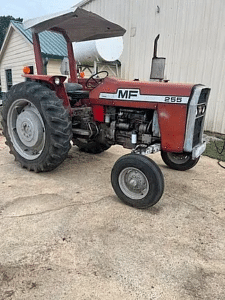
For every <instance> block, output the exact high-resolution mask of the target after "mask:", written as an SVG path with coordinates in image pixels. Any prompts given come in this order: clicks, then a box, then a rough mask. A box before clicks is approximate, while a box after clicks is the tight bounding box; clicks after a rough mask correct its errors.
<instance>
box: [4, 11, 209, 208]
mask: <svg viewBox="0 0 225 300" xmlns="http://www.w3.org/2000/svg"><path fill="white" fill-rule="evenodd" d="M25 27H26V28H30V29H31V30H32V32H33V45H34V53H35V60H36V66H37V75H29V74H26V75H24V76H25V77H26V81H25V82H22V83H19V84H17V85H14V86H13V87H12V88H11V89H10V91H9V92H8V93H7V95H6V100H5V101H4V103H3V112H2V116H3V122H2V125H3V133H4V135H5V137H6V143H7V145H8V146H9V148H10V153H12V154H13V155H14V156H15V159H16V160H17V161H19V162H20V164H21V165H22V167H25V168H27V169H28V170H30V171H34V172H41V171H51V170H53V169H55V168H56V167H57V166H59V165H60V164H61V163H62V162H63V161H64V160H65V158H66V157H67V154H68V152H69V150H70V147H71V141H72V142H73V144H74V145H77V146H78V147H79V149H80V150H81V151H84V152H90V153H100V152H103V151H105V150H107V149H109V148H110V147H111V146H112V145H115V144H119V145H122V146H123V147H125V148H129V149H131V154H129V155H125V156H123V157H121V158H120V159H119V160H118V161H117V162H116V163H115V165H114V167H113V169H112V174H111V182H112V186H113V188H114V190H115V193H116V194H117V196H118V197H119V198H120V199H121V200H122V201H123V202H125V203H126V204H128V205H131V206H134V207H138V208H147V207H149V206H152V205H154V204H155V203H156V202H158V200H159V199H160V198H161V196H162V194H163V190H164V179H163V174H162V172H161V170H160V168H159V167H158V166H157V164H156V163H155V162H154V161H152V160H151V159H150V158H149V157H146V156H144V155H145V154H150V153H155V152H157V151H161V156H162V159H163V161H164V162H165V163H166V164H167V165H168V166H169V167H171V168H173V169H176V170H182V171H184V170H188V169H190V168H192V167H194V166H195V165H196V164H197V162H198V160H199V158H200V155H201V154H202V153H203V152H204V150H205V143H203V141H202V134H203V125H204V118H205V112H206V106H207V101H208V96H209V92H210V89H209V88H206V87H205V86H203V85H191V84H174V83H168V82H166V81H163V80H160V81H158V82H156V81H154V82H153V81H149V82H142V81H139V80H134V81H124V80H118V79H116V78H109V77H108V73H107V72H105V71H103V72H100V73H101V74H100V73H99V74H97V73H96V74H94V75H92V76H91V77H90V78H89V79H85V78H78V76H77V70H76V61H75V58H74V53H73V47H72V42H79V41H87V40H94V39H100V38H107V37H115V36H122V35H123V34H124V33H125V29H123V28H122V27H120V26H118V25H116V24H114V23H112V22H109V21H107V20H105V19H103V18H101V17H100V16H98V15H96V14H93V13H91V12H87V11H85V10H83V9H81V8H74V9H72V10H68V11H66V12H63V13H60V14H55V15H51V16H50V17H49V16H48V17H47V18H46V17H43V18H37V19H33V20H29V21H27V23H26V24H25ZM44 30H49V31H54V32H58V33H61V34H62V35H63V36H64V38H65V40H66V42H67V48H68V58H69V66H70V78H69V80H68V82H67V83H65V80H66V79H67V77H66V76H47V75H43V61H42V57H41V49H40V43H39V37H38V33H40V32H42V31H44ZM157 39H158V37H157ZM157 39H156V42H157ZM156 46H157V44H155V50H156ZM154 53H155V54H156V51H155V52H154ZM157 59H158V58H157V57H156V55H154V58H153V60H155V61H156V65H157V63H158V62H160V59H159V60H157ZM158 71H159V72H160V68H159V69H158ZM102 75H104V76H103V77H102ZM159 78H160V76H159Z"/></svg>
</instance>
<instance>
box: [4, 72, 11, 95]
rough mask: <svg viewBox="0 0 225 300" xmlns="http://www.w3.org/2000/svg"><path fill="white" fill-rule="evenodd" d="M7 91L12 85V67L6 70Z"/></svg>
mask: <svg viewBox="0 0 225 300" xmlns="http://www.w3.org/2000/svg"><path fill="white" fill-rule="evenodd" d="M5 75H6V85H7V91H9V90H10V89H11V87H12V69H8V70H5Z"/></svg>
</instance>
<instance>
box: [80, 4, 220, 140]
mask: <svg viewBox="0 0 225 300" xmlns="http://www.w3.org/2000/svg"><path fill="white" fill-rule="evenodd" d="M83 8H84V9H86V10H90V11H92V12H95V13H97V14H100V15H101V16H102V17H105V18H106V19H108V20H110V21H112V22H115V23H118V24H120V25H121V26H123V27H124V28H125V29H126V30H127V32H126V34H125V35H124V51H123V54H122V56H121V59H120V60H121V63H122V77H123V78H124V79H129V80H132V79H134V78H139V79H140V80H149V75H150V67H151V59H152V55H153V45H154V39H155V37H156V36H157V35H158V34H160V39H159V43H158V56H162V57H166V70H165V77H166V79H169V80H170V81H172V82H191V83H202V84H205V85H207V86H209V87H211V95H210V102H209V107H208V110H207V116H206V125H205V129H206V130H210V131H214V132H220V133H223V134H225V85H224V80H225V57H224V55H225V53H224V45H225V35H224V28H225V18H224V15H225V1H224V0H167V1H165V0H123V1H121V0H91V1H90V2H88V3H87V4H86V5H84V6H83Z"/></svg>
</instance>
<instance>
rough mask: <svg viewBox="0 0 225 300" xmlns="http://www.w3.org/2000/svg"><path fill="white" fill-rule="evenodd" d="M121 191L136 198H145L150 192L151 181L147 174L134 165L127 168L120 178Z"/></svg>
mask: <svg viewBox="0 0 225 300" xmlns="http://www.w3.org/2000/svg"><path fill="white" fill-rule="evenodd" d="M118 181H119V186H120V189H121V191H122V192H123V193H124V194H125V195H126V196H127V197H129V198H132V199H134V200H141V199H143V198H144V197H145V196H146V195H147V194H148V192H149V182H148V179H147V177H146V176H145V174H144V173H143V172H142V171H141V170H139V169H137V168H134V167H129V168H125V169H123V170H122V171H121V173H120V175H119V178H118Z"/></svg>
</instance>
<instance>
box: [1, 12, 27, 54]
mask: <svg viewBox="0 0 225 300" xmlns="http://www.w3.org/2000/svg"><path fill="white" fill-rule="evenodd" d="M11 20H15V21H20V22H23V19H21V18H17V19H15V18H13V17H12V16H0V49H1V47H2V44H3V41H4V38H5V35H6V32H7V29H8V27H9V23H10V21H11Z"/></svg>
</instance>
